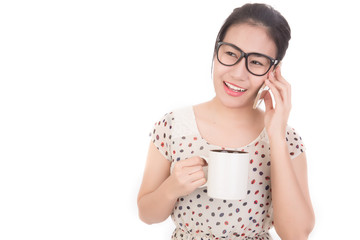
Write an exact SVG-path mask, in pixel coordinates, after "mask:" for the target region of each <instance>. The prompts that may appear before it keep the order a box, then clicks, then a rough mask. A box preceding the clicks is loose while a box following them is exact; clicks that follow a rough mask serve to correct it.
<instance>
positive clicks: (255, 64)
mask: <svg viewBox="0 0 360 240" xmlns="http://www.w3.org/2000/svg"><path fill="white" fill-rule="evenodd" d="M216 55H217V59H218V61H219V62H220V63H221V64H222V65H225V66H234V65H235V64H237V63H238V62H240V61H241V59H242V58H244V57H245V60H246V61H245V66H246V69H247V70H248V71H249V72H250V73H251V74H253V75H255V76H264V75H265V74H266V73H267V72H268V71H269V70H270V68H271V67H272V66H273V65H275V66H276V65H277V64H278V63H279V61H278V60H276V59H273V58H271V57H269V56H266V55H265V54H261V53H254V52H251V53H245V52H244V51H242V50H241V49H240V48H238V47H237V46H235V45H234V44H231V43H226V42H218V43H217V45H216Z"/></svg>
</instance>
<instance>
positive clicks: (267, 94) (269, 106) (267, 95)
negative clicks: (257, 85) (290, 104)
mask: <svg viewBox="0 0 360 240" xmlns="http://www.w3.org/2000/svg"><path fill="white" fill-rule="evenodd" d="M263 94H264V103H265V111H266V112H267V111H269V110H272V109H273V108H274V105H273V101H272V98H271V94H270V92H269V91H264V92H263Z"/></svg>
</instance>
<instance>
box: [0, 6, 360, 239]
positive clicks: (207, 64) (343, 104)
mask: <svg viewBox="0 0 360 240" xmlns="http://www.w3.org/2000/svg"><path fill="white" fill-rule="evenodd" d="M265 2H266V3H268V4H271V5H272V6H273V7H274V8H275V9H277V10H279V11H280V12H281V13H282V14H283V15H284V16H285V18H286V19H287V20H288V22H289V24H290V26H291V28H292V39H291V41H290V46H289V49H288V52H287V55H286V57H285V59H284V61H283V67H282V72H283V75H284V77H285V78H286V79H287V80H288V81H289V82H290V83H291V85H292V91H293V96H292V101H293V109H292V113H291V116H290V119H289V124H290V125H291V126H293V127H295V128H296V129H297V130H298V131H299V132H300V133H301V135H302V137H303V139H304V141H305V143H306V146H307V157H308V171H309V186H310V191H311V196H312V200H313V205H314V208H315V212H316V227H315V229H314V231H313V233H312V234H311V236H310V239H350V238H353V237H355V236H358V234H357V232H358V229H357V228H358V224H359V221H358V217H359V215H360V210H359V209H360V208H359V206H358V203H357V202H358V201H357V200H356V197H357V196H358V194H359V183H360V181H359V175H360V174H359V167H360V164H359V161H360V154H359V152H358V150H359V140H358V136H359V134H360V131H359V125H358V123H359V121H360V117H359V116H360V115H359V110H358V108H359V107H358V102H359V100H358V96H357V94H358V88H359V82H360V77H359V69H360V65H359V56H360V49H359V42H360V37H359V36H360V35H359V31H358V26H357V25H358V23H359V22H360V17H359V14H358V10H357V7H356V6H357V5H355V1H350V0H343V1H313V0H311V1H285V0H282V1H281V0H272V1H265ZM244 3H246V2H245V1H235V0H230V1H220V0H218V1H205V0H197V1H192V0H183V1H165V0H154V1H146V0H134V1H115V0H114V1H109V0H103V1H95V0H92V1H81V0H71V1H70V0H63V1H45V0H43V1H40V0H35V1H17V0H13V1H1V2H0V239H4V240H10V239H37V240H40V239H164V240H165V239H170V235H171V232H172V231H173V228H174V225H173V224H172V222H171V221H170V220H169V219H168V220H167V221H165V222H164V223H160V224H156V225H151V226H148V225H146V224H144V223H142V222H141V221H140V220H139V218H138V216H137V206H136V197H137V192H138V189H139V186H140V183H141V178H142V173H143V169H144V164H145V159H146V155H147V148H148V144H149V137H148V134H149V132H150V131H151V128H152V126H153V124H154V123H155V122H156V121H157V120H158V119H159V118H160V117H161V116H162V115H164V114H165V113H166V112H168V111H171V110H172V109H174V108H177V107H181V106H185V105H191V104H197V103H200V102H204V101H207V100H209V99H211V98H212V97H213V96H214V91H213V86H212V80H211V74H210V71H211V60H212V51H213V46H214V43H215V38H216V34H217V32H218V30H219V28H220V26H221V25H222V23H223V21H224V20H225V18H226V17H227V16H228V15H229V14H230V13H231V11H232V9H233V8H235V7H238V6H241V5H243V4H244ZM355 234H356V235H355Z"/></svg>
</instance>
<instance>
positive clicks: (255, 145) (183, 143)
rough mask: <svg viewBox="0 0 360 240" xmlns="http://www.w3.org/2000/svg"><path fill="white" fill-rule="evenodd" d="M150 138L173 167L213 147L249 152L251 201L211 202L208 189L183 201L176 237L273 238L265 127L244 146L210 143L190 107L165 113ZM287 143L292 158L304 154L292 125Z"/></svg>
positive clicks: (174, 216)
mask: <svg viewBox="0 0 360 240" xmlns="http://www.w3.org/2000/svg"><path fill="white" fill-rule="evenodd" d="M150 136H151V140H152V142H153V143H154V144H155V146H156V147H157V148H158V150H159V151H160V152H161V154H162V155H163V156H164V157H165V158H166V159H168V160H169V161H171V162H172V164H171V166H173V165H174V163H175V162H177V161H181V160H184V159H187V158H190V157H193V156H208V155H209V151H210V150H212V149H227V150H241V151H246V152H249V154H250V164H249V181H248V192H247V197H246V198H245V199H242V200H223V199H215V198H210V197H208V196H207V188H206V187H204V188H198V189H196V190H195V191H194V192H192V193H191V194H189V195H186V196H183V197H180V198H179V199H178V200H177V202H176V204H175V206H174V209H173V212H172V214H171V218H172V219H173V221H174V223H175V225H176V229H175V230H174V232H173V234H172V238H171V239H173V240H188V239H191V240H195V239H196V240H211V239H228V240H230V239H233V240H236V239H272V238H271V236H270V234H269V232H268V231H269V229H270V228H271V227H272V226H273V214H272V210H273V209H272V204H271V176H270V165H271V161H270V144H269V140H268V137H267V134H266V131H265V129H264V130H263V131H262V132H261V133H260V135H259V136H258V137H257V138H256V139H255V140H254V141H252V142H251V143H249V144H248V145H246V146H244V147H241V148H236V149H235V148H224V147H222V146H215V145H211V144H210V143H208V142H207V141H206V140H205V139H203V138H202V137H201V135H200V133H199V131H198V128H197V125H196V120H195V115H194V111H193V107H191V106H189V107H186V108H182V109H178V110H176V111H173V112H171V113H168V114H166V115H165V116H164V117H163V118H162V119H161V120H160V121H158V122H156V123H155V126H154V129H153V131H152V132H151V133H150ZM286 140H287V143H288V149H289V154H290V157H291V158H295V157H297V156H298V155H300V154H301V153H302V152H303V151H305V147H304V145H303V141H302V139H301V137H300V136H299V135H298V134H297V133H296V132H295V130H294V129H293V128H291V127H289V126H288V127H287V138H286Z"/></svg>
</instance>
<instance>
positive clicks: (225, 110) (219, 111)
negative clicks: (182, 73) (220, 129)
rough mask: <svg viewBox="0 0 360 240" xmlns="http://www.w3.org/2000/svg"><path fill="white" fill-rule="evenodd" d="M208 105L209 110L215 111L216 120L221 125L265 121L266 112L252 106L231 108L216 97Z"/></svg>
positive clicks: (251, 123) (261, 122)
mask: <svg viewBox="0 0 360 240" xmlns="http://www.w3.org/2000/svg"><path fill="white" fill-rule="evenodd" d="M206 105H207V106H208V110H209V111H210V112H212V113H213V114H212V116H213V117H214V120H215V121H216V122H218V123H219V124H221V125H223V124H230V125H235V126H253V125H254V124H263V122H264V121H263V116H264V112H263V111H261V110H258V109H256V110H254V109H253V108H252V106H245V107H242V108H231V107H227V106H224V105H223V104H222V103H221V102H220V101H219V100H218V99H217V98H216V97H215V98H213V99H212V100H210V101H209V102H207V103H206Z"/></svg>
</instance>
